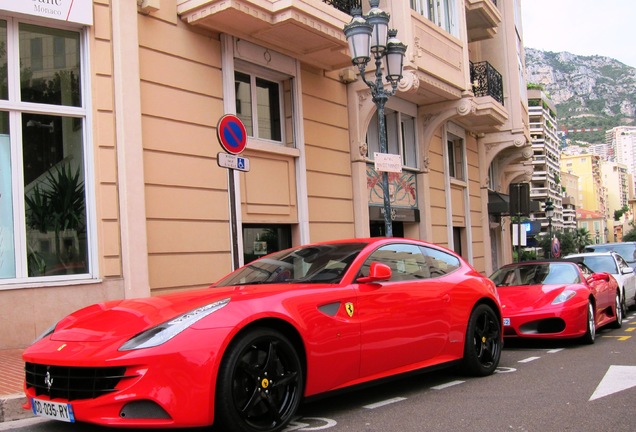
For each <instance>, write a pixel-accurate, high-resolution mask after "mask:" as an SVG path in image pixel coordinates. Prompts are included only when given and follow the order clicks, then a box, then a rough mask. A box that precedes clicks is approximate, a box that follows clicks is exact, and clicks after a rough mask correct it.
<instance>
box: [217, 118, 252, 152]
mask: <svg viewBox="0 0 636 432" xmlns="http://www.w3.org/2000/svg"><path fill="white" fill-rule="evenodd" d="M216 137H217V138H218V140H219V143H220V144H221V147H223V149H224V150H225V151H226V152H228V153H231V154H239V153H241V152H242V151H243V150H245V146H246V144H247V131H246V130H245V125H244V124H243V122H242V121H241V119H240V118H238V117H237V116H235V115H234V114H226V115H224V116H223V117H221V118H220V119H219V122H218V123H217V125H216Z"/></svg>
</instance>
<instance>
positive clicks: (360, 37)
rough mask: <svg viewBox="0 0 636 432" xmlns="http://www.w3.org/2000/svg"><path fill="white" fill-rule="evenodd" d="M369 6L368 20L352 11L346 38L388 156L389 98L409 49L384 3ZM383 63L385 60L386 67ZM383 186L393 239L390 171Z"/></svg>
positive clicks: (386, 217) (386, 220)
mask: <svg viewBox="0 0 636 432" xmlns="http://www.w3.org/2000/svg"><path fill="white" fill-rule="evenodd" d="M369 4H370V5H371V9H370V10H369V13H368V14H367V15H366V16H362V10H361V9H360V8H354V9H352V10H351V15H352V16H353V18H352V19H351V22H350V23H349V24H347V25H345V27H344V34H345V37H346V38H347V42H349V49H350V51H351V62H352V63H353V64H354V65H355V66H357V67H358V69H359V70H360V76H361V77H362V80H363V81H364V83H365V84H366V85H367V86H368V87H369V88H370V89H371V96H372V99H373V103H374V104H375V107H376V109H377V111H378V141H379V143H380V153H388V151H387V142H386V139H387V138H386V123H385V118H384V106H385V105H386V102H387V100H388V99H389V96H393V95H394V94H395V92H396V90H397V86H398V83H399V82H400V80H401V79H402V68H403V65H404V53H405V52H406V45H404V44H403V43H402V42H400V41H399V40H398V39H397V37H396V36H397V30H393V29H391V30H389V27H388V26H389V19H390V16H389V14H388V13H386V12H384V11H383V10H381V9H380V8H379V7H378V5H379V4H380V0H370V1H369ZM371 54H373V58H374V60H375V81H369V80H367V78H366V74H365V71H366V67H367V64H368V63H369V61H370V60H371ZM382 60H384V67H383V65H382ZM383 69H386V80H387V81H388V82H389V83H390V84H391V89H390V90H387V89H385V88H384V82H383V78H382V72H383ZM381 185H382V194H383V195H384V225H385V235H386V237H393V224H392V220H391V200H390V197H389V176H388V173H387V172H386V171H383V172H382V182H381Z"/></svg>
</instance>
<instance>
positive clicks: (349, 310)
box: [345, 302, 353, 318]
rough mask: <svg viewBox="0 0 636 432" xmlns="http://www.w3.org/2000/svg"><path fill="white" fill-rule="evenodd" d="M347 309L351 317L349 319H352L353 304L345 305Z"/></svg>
mask: <svg viewBox="0 0 636 432" xmlns="http://www.w3.org/2000/svg"><path fill="white" fill-rule="evenodd" d="M345 309H346V311H347V315H349V318H351V317H352V316H353V303H351V302H347V303H345Z"/></svg>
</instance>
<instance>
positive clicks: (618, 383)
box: [0, 311, 636, 432]
mask: <svg viewBox="0 0 636 432" xmlns="http://www.w3.org/2000/svg"><path fill="white" fill-rule="evenodd" d="M635 336H636V313H635V312H634V311H631V312H630V313H628V315H627V318H626V321H625V322H624V323H623V327H622V328H621V329H616V330H610V329H602V330H601V331H599V334H598V335H597V340H596V343H595V344H594V345H580V344H578V343H577V342H567V341H559V342H514V343H512V342H507V343H506V347H505V349H504V351H503V355H502V359H501V362H500V365H499V368H498V370H497V373H496V374H494V375H493V376H489V377H485V378H471V377H466V376H463V375H460V374H458V373H456V371H454V370H445V371H436V372H429V373H424V374H419V375H416V376H410V377H407V378H402V379H398V380H394V381H391V382H387V383H383V384H379V385H375V386H370V387H367V388H363V389H357V390H355V391H349V392H346V393H342V394H338V395H330V396H329V397H326V398H321V399H320V400H317V401H312V402H309V403H305V404H304V405H303V406H302V407H301V409H300V411H299V413H298V418H297V419H295V420H294V421H293V422H292V423H291V424H290V425H289V426H288V428H287V429H286V431H287V432H291V431H322V430H325V431H329V432H336V431H355V432H372V431H378V432H380V431H382V432H386V431H400V432H410V431H413V432H416V431H417V432H421V431H434V432H446V431H448V432H451V431H453V432H456V431H489V432H499V431H501V432H504V431H505V432H510V431H524V432H526V431H537V432H551V431H555V432H556V431H558V432H562V431H577V432H588V431H589V432H592V431H594V432H596V431H606V430H607V431H609V430H611V431H613V432H621V431H625V432H627V431H630V432H631V431H634V430H636V418H635V417H634V415H633V412H634V408H635V407H636V337H635ZM9 430H10V431H23V432H27V431H28V432H44V431H46V432H71V431H72V432H89V431H90V432H102V431H112V429H107V428H100V427H96V426H92V425H82V424H67V423H61V422H56V421H51V420H45V419H37V418H36V419H28V420H21V421H15V422H7V423H4V424H0V431H9ZM120 430H121V429H120ZM203 430H206V429H192V431H193V432H195V431H196V432H199V431H203ZM220 432H225V431H220Z"/></svg>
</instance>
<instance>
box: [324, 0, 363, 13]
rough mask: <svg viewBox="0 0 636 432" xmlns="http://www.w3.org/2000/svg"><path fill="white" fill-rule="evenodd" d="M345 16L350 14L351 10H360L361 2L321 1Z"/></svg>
mask: <svg viewBox="0 0 636 432" xmlns="http://www.w3.org/2000/svg"><path fill="white" fill-rule="evenodd" d="M322 1H323V2H325V3H327V4H328V5H331V6H333V7H335V8H336V9H338V10H339V11H341V12H344V13H346V14H351V9H353V8H362V0H322Z"/></svg>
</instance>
